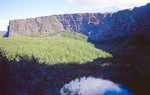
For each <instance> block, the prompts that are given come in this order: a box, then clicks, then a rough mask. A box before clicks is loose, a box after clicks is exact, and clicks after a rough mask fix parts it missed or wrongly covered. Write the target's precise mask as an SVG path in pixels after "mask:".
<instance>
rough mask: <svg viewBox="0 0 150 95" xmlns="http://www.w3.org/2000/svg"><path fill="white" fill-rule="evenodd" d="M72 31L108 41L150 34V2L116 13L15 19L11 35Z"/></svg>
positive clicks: (9, 28) (10, 31)
mask: <svg viewBox="0 0 150 95" xmlns="http://www.w3.org/2000/svg"><path fill="white" fill-rule="evenodd" d="M61 30H70V31H72V32H78V33H81V34H84V35H87V36H88V37H89V38H90V39H93V40H108V39H113V38H116V37H118V36H132V35H134V34H137V33H139V34H140V33H142V34H145V35H147V36H148V35H150V4H147V5H145V6H141V7H136V8H134V9H126V10H122V11H118V12H114V13H104V14H101V13H79V14H64V15H53V16H45V17H38V18H29V19H21V20H11V21H10V22H9V27H8V36H9V37H29V36H31V35H34V34H41V35H43V34H48V33H53V32H57V31H61Z"/></svg>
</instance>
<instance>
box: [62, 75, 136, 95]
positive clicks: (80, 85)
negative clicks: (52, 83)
mask: <svg viewBox="0 0 150 95" xmlns="http://www.w3.org/2000/svg"><path fill="white" fill-rule="evenodd" d="M60 95H134V94H133V93H131V92H129V90H128V88H127V87H125V86H124V85H122V84H117V83H114V82H112V81H110V80H104V79H101V78H94V77H82V78H77V79H75V80H72V81H71V82H70V83H69V84H65V85H64V86H63V87H62V88H61V90H60Z"/></svg>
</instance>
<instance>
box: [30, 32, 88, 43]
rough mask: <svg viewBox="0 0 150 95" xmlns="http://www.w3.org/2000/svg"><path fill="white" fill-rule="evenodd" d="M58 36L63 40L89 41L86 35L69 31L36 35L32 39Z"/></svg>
mask: <svg viewBox="0 0 150 95" xmlns="http://www.w3.org/2000/svg"><path fill="white" fill-rule="evenodd" d="M58 34H61V36H62V38H71V39H76V40H82V41H87V39H88V37H87V36H85V35H82V34H79V33H76V32H71V31H67V30H64V31H59V32H54V33H49V34H45V35H40V34H35V35H31V36H30V37H36V38H45V37H52V36H56V35H58Z"/></svg>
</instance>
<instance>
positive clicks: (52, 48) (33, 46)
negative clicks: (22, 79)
mask: <svg viewBox="0 0 150 95" xmlns="http://www.w3.org/2000/svg"><path fill="white" fill-rule="evenodd" d="M0 42H1V43H0V49H1V51H3V52H4V55H5V56H7V58H8V59H9V60H18V61H19V60H22V59H30V58H31V57H32V56H34V57H35V58H36V59H37V61H39V62H46V63H47V64H56V63H86V62H89V61H93V59H96V58H107V57H112V55H110V54H108V53H106V52H104V51H101V50H99V49H96V48H95V47H94V45H92V44H90V43H88V42H85V41H80V40H75V39H67V38H61V39H39V38H0Z"/></svg>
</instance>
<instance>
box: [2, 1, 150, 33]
mask: <svg viewBox="0 0 150 95" xmlns="http://www.w3.org/2000/svg"><path fill="white" fill-rule="evenodd" d="M116 2H117V3H116ZM148 2H150V0H0V30H7V25H8V22H9V20H13V19H24V18H34V17H40V16H49V15H53V14H65V13H84V12H102V13H104V12H107V11H108V12H114V11H118V10H121V9H126V8H133V7H135V6H141V5H144V4H146V3H148Z"/></svg>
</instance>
